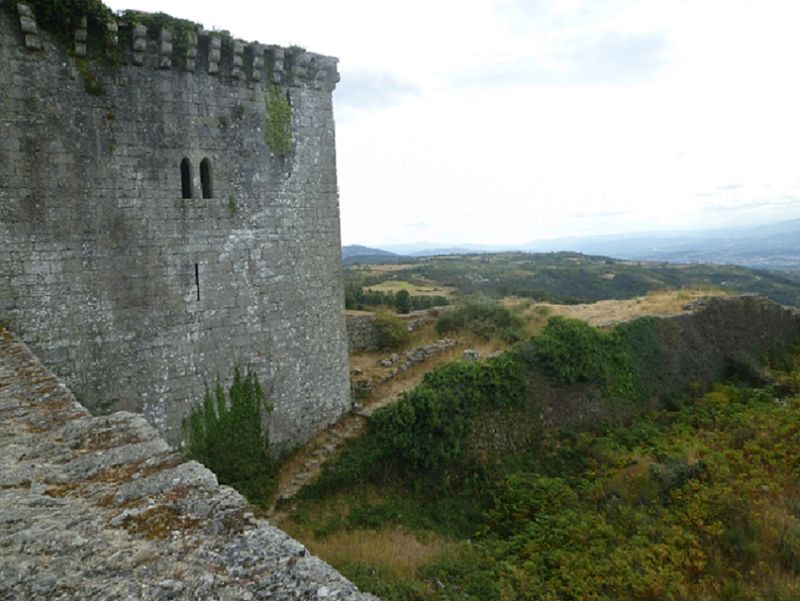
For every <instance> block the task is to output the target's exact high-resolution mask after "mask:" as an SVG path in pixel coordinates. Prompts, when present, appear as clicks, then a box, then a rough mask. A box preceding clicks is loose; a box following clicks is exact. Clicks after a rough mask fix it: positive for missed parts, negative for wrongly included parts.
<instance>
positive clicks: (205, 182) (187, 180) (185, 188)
mask: <svg viewBox="0 0 800 601" xmlns="http://www.w3.org/2000/svg"><path fill="white" fill-rule="evenodd" d="M193 176H194V174H193V173H192V163H191V161H190V160H189V159H186V158H185V159H183V160H182V161H181V197H182V198H194V177H193ZM200 187H201V188H202V192H203V198H213V197H214V178H213V177H212V175H211V161H210V160H208V158H205V159H203V160H202V161H200Z"/></svg>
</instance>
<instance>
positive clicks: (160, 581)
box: [0, 331, 375, 601]
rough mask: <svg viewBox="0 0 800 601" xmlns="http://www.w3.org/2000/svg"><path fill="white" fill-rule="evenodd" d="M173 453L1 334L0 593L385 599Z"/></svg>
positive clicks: (10, 599) (131, 418) (13, 600)
mask: <svg viewBox="0 0 800 601" xmlns="http://www.w3.org/2000/svg"><path fill="white" fill-rule="evenodd" d="M145 448H147V449H149V453H147V452H144V449H145ZM165 449H166V445H165V444H164V443H163V441H161V440H160V439H159V438H158V437H157V436H156V432H155V430H153V428H152V427H151V426H149V425H148V424H147V423H146V422H145V421H144V420H142V419H141V418H140V417H138V416H136V415H133V414H130V413H123V412H120V413H115V414H113V415H110V416H107V417H99V418H93V417H91V415H90V414H89V412H88V411H87V410H86V409H85V408H83V407H82V406H81V405H80V404H79V403H77V402H76V401H75V399H74V398H73V396H72V394H71V393H70V392H69V391H68V390H67V388H66V387H65V386H64V385H63V384H62V383H61V382H60V381H59V380H58V379H57V378H56V377H55V376H54V375H53V374H52V373H50V372H48V371H47V370H46V369H45V368H44V367H43V366H42V364H41V363H40V362H39V361H38V360H37V359H36V358H35V357H34V356H33V355H32V354H31V353H30V351H29V350H28V348H27V347H26V346H25V345H24V344H23V343H22V342H20V341H19V340H17V339H15V338H14V337H13V336H12V335H11V334H9V333H8V332H6V331H0V599H3V600H4V601H6V600H7V601H17V600H19V601H23V600H24V601H28V600H30V599H43V600H65V601H66V600H73V599H103V600H120V601H122V600H129V599H137V600H141V601H145V600H160V599H186V600H189V599H191V600H209V601H211V600H216V601H228V600H230V601H234V600H236V601H239V600H241V599H293V600H294V599H340V600H353V601H356V600H364V601H369V600H370V599H375V598H374V597H372V596H370V595H365V594H362V593H360V592H358V590H357V589H356V588H355V587H354V586H353V585H352V584H351V583H350V582H348V581H347V580H345V579H344V578H342V576H341V575H339V574H338V573H337V572H336V571H335V570H333V569H332V568H331V567H330V566H328V565H327V564H326V563H324V562H323V561H321V560H320V559H318V558H316V557H313V556H311V555H310V554H309V553H308V552H307V551H306V549H305V547H303V545H301V544H300V543H298V542H297V541H295V540H293V539H291V538H289V537H288V536H287V535H286V534H285V533H283V532H281V531H280V530H278V529H276V528H274V527H272V526H270V525H269V524H268V523H267V522H266V521H264V520H261V519H257V518H255V517H254V516H253V514H252V513H251V511H250V507H249V506H248V505H247V504H246V502H245V501H244V499H242V497H241V496H240V495H239V494H238V493H237V492H236V491H234V490H233V489H231V488H228V487H225V486H219V485H218V484H217V482H216V478H215V477H214V475H213V474H212V473H211V472H209V471H208V470H206V469H205V468H203V467H202V466H201V465H199V464H197V463H195V462H183V460H182V459H181V457H180V456H179V455H178V454H176V453H175V452H172V451H168V450H165ZM76 466H82V467H81V469H77V468H76Z"/></svg>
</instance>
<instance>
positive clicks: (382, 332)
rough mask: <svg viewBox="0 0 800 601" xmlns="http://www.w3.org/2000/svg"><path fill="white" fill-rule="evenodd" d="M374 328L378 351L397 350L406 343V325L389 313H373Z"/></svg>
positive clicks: (407, 336)
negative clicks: (376, 331) (376, 332)
mask: <svg viewBox="0 0 800 601" xmlns="http://www.w3.org/2000/svg"><path fill="white" fill-rule="evenodd" d="M375 327H376V328H377V329H378V347H379V348H380V350H392V349H398V348H400V347H402V346H403V345H404V344H406V343H407V342H408V338H409V335H408V328H407V327H406V323H405V322H404V321H403V320H402V319H400V318H399V317H397V316H396V315H394V314H392V313H390V312H389V311H378V312H377V313H375Z"/></svg>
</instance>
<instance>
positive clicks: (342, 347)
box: [0, 0, 350, 451]
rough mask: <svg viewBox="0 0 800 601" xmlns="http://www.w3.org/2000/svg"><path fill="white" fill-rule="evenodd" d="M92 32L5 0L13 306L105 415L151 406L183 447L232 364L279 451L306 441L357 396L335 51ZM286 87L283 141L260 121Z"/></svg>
mask: <svg viewBox="0 0 800 601" xmlns="http://www.w3.org/2000/svg"><path fill="white" fill-rule="evenodd" d="M90 25H91V22H90ZM95 29H96V27H95V28H93V27H92V26H89V27H87V25H86V23H85V22H83V23H80V24H79V26H78V28H77V29H76V30H75V32H74V35H72V36H70V38H69V42H68V43H66V44H65V43H64V42H63V41H59V40H56V39H55V38H53V37H52V36H50V35H49V34H47V33H45V32H43V31H42V29H41V27H40V25H39V24H38V23H37V21H36V14H35V13H34V11H33V10H32V9H31V8H30V7H29V6H27V5H26V4H24V3H19V4H18V3H16V2H13V3H12V2H8V0H6V1H5V2H0V81H2V82H3V92H2V94H0V323H3V324H5V325H7V326H10V327H11V328H12V329H13V330H14V331H15V332H16V333H17V334H18V335H19V336H20V337H21V338H22V339H23V340H24V341H25V342H26V343H28V344H29V345H30V346H31V347H32V348H33V349H34V350H35V352H36V353H37V355H38V356H40V357H41V358H42V360H43V361H44V363H45V364H46V365H47V366H48V367H50V368H52V369H53V370H54V371H55V372H56V373H57V374H58V375H59V376H61V377H63V378H64V380H65V381H66V383H67V384H68V386H69V387H70V389H71V390H72V391H73V392H74V393H75V395H76V396H77V398H79V399H80V400H81V402H82V403H83V404H84V405H85V406H86V407H88V408H89V409H90V410H91V411H92V412H94V413H96V414H103V413H111V412H114V411H119V410H127V411H136V412H141V413H142V414H143V415H144V416H145V417H146V419H147V420H148V421H149V422H150V423H151V424H153V425H154V426H155V427H156V428H157V429H158V431H159V432H161V433H162V434H163V435H165V436H166V437H167V439H168V441H170V442H172V443H174V442H176V441H177V439H178V437H179V434H180V423H181V419H182V417H183V416H185V415H186V413H187V412H188V408H189V407H190V405H191V404H192V403H195V402H198V401H199V399H201V397H202V394H203V389H204V384H205V382H213V381H214V380H215V379H216V378H217V377H220V378H222V380H223V381H225V380H227V379H229V378H230V377H231V376H232V374H233V368H234V366H236V365H240V366H251V367H253V368H254V369H255V370H256V372H257V374H258V376H259V379H260V381H261V383H262V385H263V387H264V388H265V390H266V392H267V395H268V397H269V401H270V402H271V403H272V405H273V406H274V411H273V413H272V414H271V416H270V420H269V426H270V437H271V441H272V442H273V444H274V447H275V449H276V451H280V450H283V449H287V448H290V447H292V446H294V445H296V444H298V443H301V442H303V441H305V440H307V439H308V438H309V437H310V436H312V435H313V434H314V433H315V432H317V431H318V430H319V429H320V428H322V427H324V426H325V425H327V424H329V423H331V422H333V421H335V419H337V418H338V417H339V416H340V415H341V414H342V413H343V412H344V411H346V410H347V409H348V408H349V407H350V399H349V385H348V378H347V357H346V351H347V346H346V345H347V341H346V336H345V325H344V316H343V297H344V293H343V285H342V282H341V278H340V270H341V265H340V236H339V206H338V195H337V184H336V166H335V145H334V121H333V110H332V98H331V97H332V94H331V92H332V89H333V87H334V85H335V83H336V82H337V81H338V77H339V76H338V73H337V71H336V59H334V58H331V57H325V56H321V55H317V54H313V53H309V52H306V51H304V50H302V49H299V48H281V47H277V46H267V45H261V44H257V43H244V42H242V41H239V40H235V39H231V38H230V37H227V36H225V35H223V34H220V33H217V32H208V31H196V32H189V33H188V34H186V32H183V34H182V36H184V37H180V39H179V38H178V35H177V34H175V33H174V32H172V31H171V30H169V29H159V30H155V29H153V30H148V29H147V28H146V27H144V26H143V25H141V24H137V23H131V22H123V21H112V22H110V23H108V24H106V26H105V31H104V32H100V33H99V34H98V33H97V31H95ZM98 35H101V36H102V37H101V38H97V37H96V36H98ZM185 35H188V39H186V37H185ZM93 36H94V37H93ZM106 54H107V55H109V56H113V57H114V60H113V61H110V60H106V59H107V58H108V56H106V57H105V58H104V56H105V55H106ZM276 91H277V93H278V98H279V99H280V98H285V99H286V100H287V101H288V107H289V110H290V113H291V115H290V118H289V122H288V123H287V125H288V126H289V128H290V131H291V148H290V150H289V152H288V154H286V156H280V153H276V152H274V151H273V148H272V147H271V146H270V144H269V143H268V142H267V139H266V137H267V136H266V133H267V132H266V129H267V120H268V118H270V117H271V116H275V115H277V113H278V109H277V108H272V107H270V106H269V98H268V96H269V92H272V93H274V92H276Z"/></svg>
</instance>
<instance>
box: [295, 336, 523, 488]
mask: <svg viewBox="0 0 800 601" xmlns="http://www.w3.org/2000/svg"><path fill="white" fill-rule="evenodd" d="M528 369H529V366H526V365H525V363H524V359H523V357H522V356H521V355H520V354H518V353H516V352H514V351H510V352H507V353H504V354H503V355H500V356H498V357H495V358H492V359H489V360H486V361H482V362H464V361H458V362H454V363H448V364H445V365H443V366H441V367H438V368H436V369H434V370H433V371H431V372H428V373H427V374H425V377H424V378H423V380H422V382H421V383H420V384H419V385H418V386H417V387H416V388H414V389H412V390H410V391H408V392H406V393H404V394H403V396H402V397H401V398H400V400H399V401H397V402H396V403H393V404H391V405H387V406H385V407H382V408H381V409H379V410H377V411H376V412H375V413H374V415H373V416H372V418H371V420H370V425H369V430H368V432H367V435H366V436H364V437H363V438H361V439H359V440H356V441H353V442H352V443H351V444H349V445H348V446H347V447H346V448H345V450H344V452H343V453H342V454H341V456H340V457H339V458H338V459H337V460H336V461H334V462H331V463H328V464H326V465H325V468H324V469H323V472H322V475H321V476H320V478H319V479H318V480H317V481H316V482H315V483H314V484H312V485H311V486H310V487H307V488H306V489H304V493H305V494H306V495H309V496H318V495H321V494H325V493H327V492H330V491H331V490H335V489H338V488H341V487H342V486H347V485H350V484H353V483H354V482H366V481H370V480H374V479H375V478H376V477H378V478H380V477H383V476H385V475H386V470H387V469H392V470H394V471H395V472H398V473H400V474H417V475H420V476H421V475H423V474H431V473H435V472H437V471H440V470H442V469H448V468H452V467H453V466H456V465H458V464H459V462H461V461H462V460H463V459H464V455H465V450H466V447H465V445H466V441H467V437H468V436H469V433H470V432H471V431H472V427H473V425H474V420H475V418H476V417H477V416H478V414H479V412H480V411H481V410H482V409H484V408H489V407H502V406H513V405H518V404H521V403H522V402H523V401H524V399H525V396H526V394H527V386H526V383H527V373H528Z"/></svg>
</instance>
